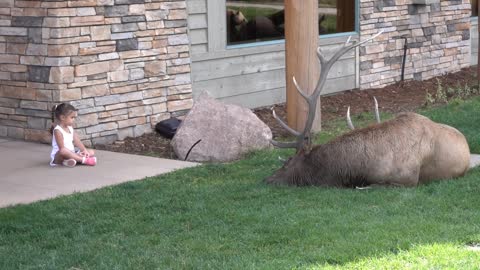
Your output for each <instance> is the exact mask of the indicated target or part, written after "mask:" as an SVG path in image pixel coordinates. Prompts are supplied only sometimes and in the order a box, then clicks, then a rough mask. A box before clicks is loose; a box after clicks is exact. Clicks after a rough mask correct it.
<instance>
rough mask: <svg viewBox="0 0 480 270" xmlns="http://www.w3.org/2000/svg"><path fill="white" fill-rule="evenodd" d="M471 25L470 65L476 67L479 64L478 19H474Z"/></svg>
mask: <svg viewBox="0 0 480 270" xmlns="http://www.w3.org/2000/svg"><path fill="white" fill-rule="evenodd" d="M470 25H471V27H470V65H472V66H474V65H477V63H478V18H477V17H474V18H472V19H471V21H470Z"/></svg>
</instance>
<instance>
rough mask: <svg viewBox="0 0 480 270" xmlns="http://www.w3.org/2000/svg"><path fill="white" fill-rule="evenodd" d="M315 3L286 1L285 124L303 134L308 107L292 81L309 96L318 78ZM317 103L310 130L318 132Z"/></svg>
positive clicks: (303, 0)
mask: <svg viewBox="0 0 480 270" xmlns="http://www.w3.org/2000/svg"><path fill="white" fill-rule="evenodd" d="M317 47H318V0H301V1H299V0H285V51H286V52H285V54H286V55H285V62H286V82H287V122H288V125H289V126H290V127H291V128H293V129H296V130H297V131H303V128H304V126H305V122H306V119H307V114H308V106H307V104H306V102H305V100H304V99H303V97H302V96H300V94H298V92H297V90H296V88H295V85H294V84H293V81H292V78H293V77H294V76H295V78H296V80H297V82H298V84H299V85H300V87H302V89H304V90H305V91H306V92H307V93H312V92H313V90H314V89H315V86H316V83H317V81H318V78H319V75H320V72H319V70H320V68H319V61H318V57H317V53H316V51H317ZM320 108H321V106H320V102H318V106H317V112H316V116H315V123H314V125H313V128H312V131H320V128H321V123H320V112H321V109H320Z"/></svg>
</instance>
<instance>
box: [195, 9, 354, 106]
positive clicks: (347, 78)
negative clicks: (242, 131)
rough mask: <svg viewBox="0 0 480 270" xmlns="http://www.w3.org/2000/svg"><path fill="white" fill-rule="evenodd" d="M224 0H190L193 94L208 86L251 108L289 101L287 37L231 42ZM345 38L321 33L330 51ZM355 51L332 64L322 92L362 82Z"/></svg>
mask: <svg viewBox="0 0 480 270" xmlns="http://www.w3.org/2000/svg"><path fill="white" fill-rule="evenodd" d="M224 3H225V2H224V0H187V6H188V11H189V19H188V22H189V31H190V32H189V35H190V42H191V53H192V81H193V95H194V97H196V96H198V95H199V94H200V93H201V92H202V91H205V90H207V91H209V93H210V94H211V95H212V96H214V97H216V98H218V99H220V100H223V101H226V102H229V103H235V104H239V105H242V106H245V107H249V108H257V107H262V106H268V105H272V104H276V103H281V102H285V85H286V84H285V46H284V43H283V42H282V41H279V42H277V43H275V44H270V45H258V46H250V47H238V46H237V47H227V45H226V31H225V27H226V26H225V24H226V22H225V15H224V14H225V10H226V9H225V4H224ZM209 28H210V29H209ZM208 30H210V31H208ZM346 39H347V37H335V38H321V39H320V45H321V46H322V48H323V49H324V51H325V53H326V54H327V55H328V54H329V51H332V49H334V48H336V47H338V46H339V45H341V44H343V43H344V42H345V41H346ZM357 55H358V53H357V52H356V51H352V52H351V53H349V54H348V55H345V56H344V57H342V59H341V60H340V61H339V62H338V63H337V64H336V65H335V66H334V67H333V68H332V70H331V72H330V74H329V77H328V78H329V80H328V81H327V83H326V85H325V89H324V92H323V94H330V93H334V92H339V91H343V90H348V89H353V88H356V87H357V86H358V65H357V64H356V62H357V61H356V59H358V57H357Z"/></svg>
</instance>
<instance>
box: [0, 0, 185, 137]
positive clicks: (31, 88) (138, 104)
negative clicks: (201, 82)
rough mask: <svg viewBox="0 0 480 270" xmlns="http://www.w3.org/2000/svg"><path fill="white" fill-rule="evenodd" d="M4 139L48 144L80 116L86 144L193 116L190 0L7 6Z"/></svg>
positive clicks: (45, 1) (2, 31)
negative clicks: (63, 109)
mask: <svg viewBox="0 0 480 270" xmlns="http://www.w3.org/2000/svg"><path fill="white" fill-rule="evenodd" d="M0 83H1V84H0V136H8V137H13V138H20V139H25V140H32V141H42V142H49V141H50V140H51V137H50V134H49V132H48V129H49V128H50V123H51V120H50V118H51V108H52V106H53V105H54V104H58V103H60V102H70V103H71V104H72V105H74V106H75V107H77V109H79V117H78V119H77V129H76V130H77V132H78V133H79V134H80V136H81V139H82V140H83V141H84V142H85V143H86V144H87V145H92V144H96V143H110V142H113V141H115V140H117V139H123V138H125V137H127V136H133V137H135V136H139V135H142V134H143V133H145V132H150V131H151V130H152V126H153V125H154V124H156V123H157V122H158V121H160V120H163V119H167V118H170V117H171V116H175V115H178V114H183V113H184V112H185V111H186V110H188V109H190V108H191V106H192V104H193V101H192V87H191V76H190V54H189V45H188V36H187V11H186V2H185V0H72V1H67V0H23V1H22V0H1V1H0Z"/></svg>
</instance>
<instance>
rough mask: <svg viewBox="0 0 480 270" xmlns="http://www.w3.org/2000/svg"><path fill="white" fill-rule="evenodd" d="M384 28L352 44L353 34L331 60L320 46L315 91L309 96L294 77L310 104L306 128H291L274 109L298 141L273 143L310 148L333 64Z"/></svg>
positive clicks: (281, 145)
mask: <svg viewBox="0 0 480 270" xmlns="http://www.w3.org/2000/svg"><path fill="white" fill-rule="evenodd" d="M383 31H384V30H380V32H378V33H377V34H375V35H374V36H372V37H370V38H368V39H366V40H364V41H361V42H353V43H352V44H350V45H349V43H350V39H351V36H350V37H349V38H348V39H347V41H346V42H345V44H343V46H342V48H341V49H340V50H338V51H337V52H336V53H335V54H334V55H333V56H332V57H331V58H330V59H329V60H327V59H326V58H325V56H324V55H323V52H322V50H321V48H320V47H318V49H317V56H318V59H319V60H320V66H321V70H322V72H321V73H320V78H319V79H318V81H317V85H316V87H315V90H314V91H313V93H312V94H311V95H310V96H308V95H307V94H306V92H305V91H303V90H302V88H301V87H300V85H298V83H297V80H296V79H295V77H293V84H294V85H295V88H297V91H298V93H300V95H301V96H302V97H303V98H304V99H305V101H306V102H307V104H308V116H307V121H306V123H305V128H304V129H303V131H302V132H298V131H296V130H294V129H292V128H290V127H289V126H288V125H287V124H286V123H285V122H284V121H283V120H281V119H280V118H279V117H278V116H277V115H276V114H275V111H274V110H272V111H273V117H274V118H275V119H276V120H277V121H278V123H279V124H280V125H281V126H282V127H283V128H285V129H286V130H287V131H288V132H290V133H291V134H292V135H293V136H295V137H296V141H294V142H278V141H275V140H271V143H272V144H273V145H274V146H276V147H280V148H294V147H295V148H296V149H297V153H298V152H300V151H301V150H302V149H305V150H308V148H310V146H311V140H310V137H311V136H310V135H311V129H312V125H313V120H314V118H315V108H316V107H317V102H318V97H319V96H320V93H321V92H322V90H323V87H324V86H325V82H326V81H327V75H328V72H329V71H330V69H331V68H332V66H333V64H335V62H337V61H338V59H340V57H341V56H342V55H344V54H345V53H347V52H348V51H349V50H351V49H353V48H355V47H358V46H360V45H362V44H364V43H367V42H369V41H370V40H373V39H375V38H376V37H378V36H379V35H381V34H382V33H383Z"/></svg>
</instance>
